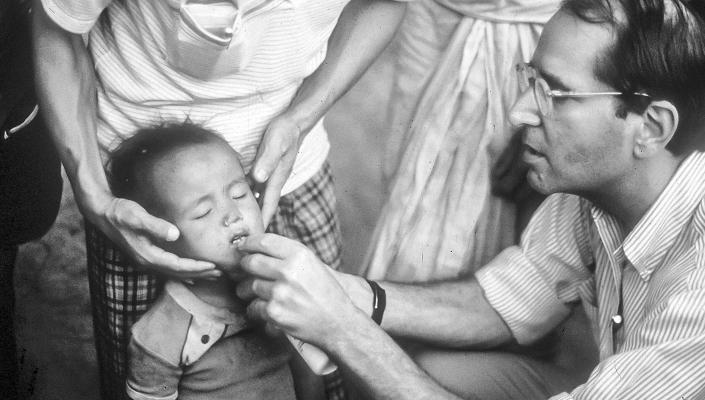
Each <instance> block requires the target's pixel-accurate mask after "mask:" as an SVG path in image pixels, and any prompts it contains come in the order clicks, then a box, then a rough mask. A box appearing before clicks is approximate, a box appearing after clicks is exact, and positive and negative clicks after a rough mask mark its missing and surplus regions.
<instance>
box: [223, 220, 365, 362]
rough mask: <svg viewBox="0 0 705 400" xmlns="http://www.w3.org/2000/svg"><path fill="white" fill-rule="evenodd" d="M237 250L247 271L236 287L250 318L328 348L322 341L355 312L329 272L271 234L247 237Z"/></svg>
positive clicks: (303, 248)
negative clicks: (246, 275) (241, 255)
mask: <svg viewBox="0 0 705 400" xmlns="http://www.w3.org/2000/svg"><path fill="white" fill-rule="evenodd" d="M238 249H239V250H240V252H242V253H243V254H246V255H245V256H244V257H243V258H242V260H241V264H242V268H243V269H244V270H245V271H246V272H248V273H250V274H252V275H253V277H252V278H250V279H247V280H245V281H243V282H241V283H240V284H239V285H238V287H237V293H238V296H240V297H241V298H243V299H245V300H252V302H251V303H250V305H249V307H248V314H249V315H250V316H251V317H254V318H258V319H262V320H264V321H266V322H268V323H270V324H274V325H275V326H277V327H279V328H280V329H282V330H283V331H285V332H286V333H289V334H291V335H292V336H295V337H297V338H299V339H301V340H304V341H306V342H309V343H312V344H314V345H317V346H319V347H321V348H323V349H326V348H328V345H329V343H327V340H329V339H332V338H334V337H335V336H336V335H335V332H336V331H337V330H341V329H342V330H344V329H345V326H347V324H348V323H349V322H350V319H349V318H350V316H352V315H356V314H358V313H359V314H361V315H362V312H361V311H360V310H359V309H358V308H357V307H355V305H354V304H353V303H352V301H351V300H350V298H349V297H348V296H347V294H346V293H345V290H344V289H343V288H342V287H341V286H340V284H339V283H338V280H336V278H335V277H334V274H337V273H338V272H336V271H333V270H332V269H330V268H329V267H328V266H326V265H325V264H323V263H322V262H321V261H320V260H319V259H318V258H317V257H316V256H315V255H314V254H313V252H312V251H311V250H309V249H308V248H307V247H306V246H304V245H302V244H300V243H298V242H296V241H293V240H290V239H287V238H285V237H282V236H278V235H274V234H265V235H260V236H250V237H247V238H245V239H244V240H242V241H241V242H240V244H239V246H238Z"/></svg>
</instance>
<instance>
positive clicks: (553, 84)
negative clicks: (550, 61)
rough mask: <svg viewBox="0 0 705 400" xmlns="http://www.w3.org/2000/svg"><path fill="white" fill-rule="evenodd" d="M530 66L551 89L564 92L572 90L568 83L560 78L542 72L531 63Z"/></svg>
mask: <svg viewBox="0 0 705 400" xmlns="http://www.w3.org/2000/svg"><path fill="white" fill-rule="evenodd" d="M529 65H531V66H532V67H533V68H534V69H535V70H536V72H538V73H539V75H540V76H541V78H543V79H544V80H545V81H546V83H548V86H549V87H550V88H551V89H557V90H564V91H570V90H571V88H570V86H569V85H568V84H567V83H565V82H563V80H561V78H559V77H558V76H556V75H554V74H552V73H551V72H549V71H544V70H542V69H541V68H539V67H537V66H536V65H535V64H533V63H529Z"/></svg>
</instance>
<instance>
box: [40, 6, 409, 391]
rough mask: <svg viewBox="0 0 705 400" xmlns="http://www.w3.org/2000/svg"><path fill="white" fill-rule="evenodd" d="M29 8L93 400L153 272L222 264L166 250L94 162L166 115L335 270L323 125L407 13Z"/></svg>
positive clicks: (152, 294) (395, 9) (115, 364)
mask: <svg viewBox="0 0 705 400" xmlns="http://www.w3.org/2000/svg"><path fill="white" fill-rule="evenodd" d="M35 1H36V5H35V9H36V13H35V15H36V17H35V19H34V22H35V24H34V35H35V59H36V65H37V82H38V91H39V93H40V94H41V99H42V101H43V103H42V104H41V105H42V109H43V110H44V112H45V114H46V117H47V121H48V122H49V123H50V126H51V127H52V134H53V138H54V142H55V143H56V146H57V148H58V149H59V155H60V156H61V160H62V162H63V164H64V167H65V169H66V172H67V175H68V176H69V179H70V180H71V184H72V187H73V190H74V195H75V197H76V202H77V204H78V206H79V208H80V210H81V212H82V213H83V215H84V217H85V219H86V247H87V257H88V277H89V285H90V290H91V304H92V307H93V317H94V318H93V321H94V323H93V326H94V330H95V336H96V349H97V354H98V361H99V365H100V377H101V396H102V398H103V399H104V400H107V399H120V398H123V397H122V396H121V395H120V394H122V391H121V390H120V389H121V388H122V386H123V384H124V381H125V365H126V361H125V359H126V353H127V339H128V333H129V330H130V327H131V326H132V324H133V323H134V321H136V320H137V319H138V318H139V317H140V316H141V315H142V313H144V312H145V311H146V309H147V308H148V307H149V306H150V305H151V303H152V302H153V301H154V300H155V299H156V298H157V296H158V295H159V292H160V291H161V288H162V285H161V281H160V279H159V278H160V277H164V276H169V277H171V278H176V279H190V278H204V277H215V276H218V275H220V271H218V270H216V269H215V266H214V265H213V263H210V262H204V261H201V260H193V259H186V258H181V257H177V256H175V255H174V254H173V253H171V252H168V251H164V249H163V248H162V247H163V245H164V243H165V242H169V241H173V240H176V239H177V238H178V237H179V234H180V232H179V231H178V229H177V228H176V227H175V226H173V225H172V224H169V223H167V222H166V221H164V220H161V219H159V218H155V217H154V216H152V215H149V214H148V213H147V212H145V210H144V209H143V208H141V207H139V206H138V205H137V204H135V203H134V202H132V201H128V200H125V199H121V198H118V197H116V196H115V195H114V194H113V193H112V192H110V190H109V188H108V185H107V182H106V178H105V174H104V173H103V162H104V161H105V156H106V153H107V152H108V151H109V150H111V149H113V148H115V146H117V145H118V144H119V143H120V142H121V141H122V140H124V139H125V138H126V137H129V136H130V135H131V134H132V133H134V132H135V131H137V130H138V129H140V128H143V127H149V126H153V125H155V124H160V123H163V122H165V121H183V120H185V119H186V118H189V119H190V120H191V121H193V122H194V123H196V124H198V125H200V126H204V127H206V128H208V129H211V130H213V131H215V132H217V133H218V134H220V135H221V136H222V137H224V138H225V139H226V140H227V141H228V143H229V144H230V145H231V146H233V148H234V149H236V150H237V151H238V153H239V154H241V155H242V160H241V161H242V164H243V167H244V168H245V171H246V172H248V173H250V175H251V177H252V178H253V179H254V180H255V181H256V182H257V183H258V184H259V187H258V191H259V192H261V193H262V198H261V199H260V201H261V203H262V210H263V211H262V214H263V220H264V222H265V226H266V225H268V224H269V227H268V229H269V230H270V231H272V232H276V233H280V234H283V235H286V236H289V237H292V238H295V239H296V240H299V241H301V242H303V243H305V244H306V245H307V246H309V247H310V248H312V249H314V251H315V252H316V253H317V254H318V255H319V256H320V257H321V258H322V259H324V260H326V262H327V263H328V265H331V266H332V267H334V268H335V267H337V266H339V265H340V230H339V229H338V225H337V220H336V212H335V195H334V193H333V183H332V178H331V174H330V169H329V167H328V164H327V162H326V157H327V154H328V149H329V142H328V139H327V135H326V132H325V129H324V128H323V124H322V117H323V115H324V114H325V113H326V111H327V110H328V109H329V108H330V107H331V106H332V104H333V103H334V102H335V101H336V100H337V99H338V98H339V97H340V96H342V94H343V93H345V91H346V90H347V89H348V88H349V87H350V86H352V84H353V83H354V82H355V81H356V80H357V78H358V77H359V76H360V75H361V74H362V72H363V71H364V70H365V69H366V68H367V66H369V65H370V64H371V63H372V61H373V60H374V59H375V58H376V56H377V54H379V52H380V51H381V50H382V49H383V48H384V46H386V44H387V42H388V41H389V40H390V39H391V37H392V35H393V34H394V32H395V30H396V27H397V25H398V22H399V21H400V19H401V16H402V15H403V13H404V10H405V6H404V4H403V3H402V2H401V1H403V0H352V1H350V2H348V1H347V0H306V1H298V0H243V1H231V0H222V1H203V0H150V1H142V0H35ZM82 34H87V43H88V47H87V48H86V45H85V43H84V38H83V37H82ZM280 195H281V200H280ZM270 222H271V224H270Z"/></svg>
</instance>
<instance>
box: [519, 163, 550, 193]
mask: <svg viewBox="0 0 705 400" xmlns="http://www.w3.org/2000/svg"><path fill="white" fill-rule="evenodd" d="M526 181H527V182H529V186H531V188H532V189H534V190H535V191H537V192H538V193H540V194H542V195H544V196H548V195H549V194H552V193H555V191H554V190H552V189H551V186H550V185H549V184H548V183H547V182H546V179H545V177H544V176H543V175H541V174H539V173H538V172H536V171H534V170H533V169H530V170H529V172H528V173H527V174H526Z"/></svg>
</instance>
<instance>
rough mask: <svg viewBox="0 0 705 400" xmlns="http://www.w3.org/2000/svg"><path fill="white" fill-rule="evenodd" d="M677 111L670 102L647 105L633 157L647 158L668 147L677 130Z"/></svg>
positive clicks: (655, 102)
mask: <svg viewBox="0 0 705 400" xmlns="http://www.w3.org/2000/svg"><path fill="white" fill-rule="evenodd" d="M678 118H679V116H678V110H677V109H676V106H674V105H673V103H671V102H670V101H666V100H658V101H652V102H651V103H649V105H648V107H646V110H644V113H643V114H642V119H643V122H642V125H641V127H640V129H639V131H638V132H637V134H636V137H635V143H634V156H635V157H637V158H648V157H651V156H653V155H654V154H656V153H658V152H659V151H661V150H662V149H664V148H665V147H666V145H668V143H669V142H670V141H671V139H672V138H673V134H674V133H675V132H676V129H677V128H678V121H679V119H678Z"/></svg>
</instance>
